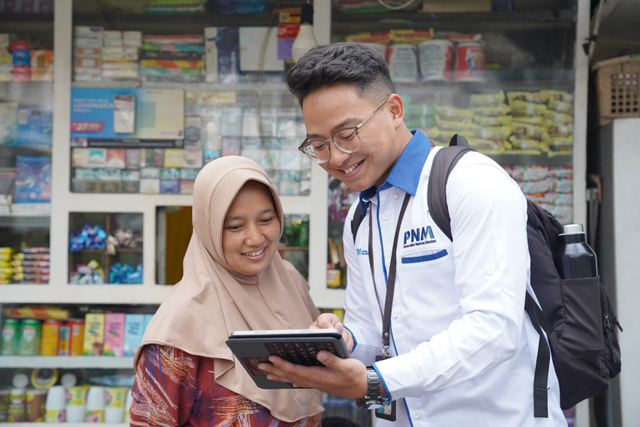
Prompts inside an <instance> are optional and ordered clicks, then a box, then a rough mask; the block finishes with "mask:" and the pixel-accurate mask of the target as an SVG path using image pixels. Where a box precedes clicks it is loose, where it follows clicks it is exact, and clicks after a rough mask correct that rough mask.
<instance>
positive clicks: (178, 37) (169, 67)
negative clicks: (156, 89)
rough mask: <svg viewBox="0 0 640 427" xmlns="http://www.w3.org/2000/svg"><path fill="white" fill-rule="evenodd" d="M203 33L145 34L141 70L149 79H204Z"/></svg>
mask: <svg viewBox="0 0 640 427" xmlns="http://www.w3.org/2000/svg"><path fill="white" fill-rule="evenodd" d="M203 55H204V36H203V35H202V34H175V35H145V36H144V37H143V39H142V53H141V58H142V59H141V61H140V67H141V68H140V73H141V75H142V77H143V79H144V80H145V81H176V82H201V81H203V80H204V57H203Z"/></svg>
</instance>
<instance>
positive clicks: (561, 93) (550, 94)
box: [540, 89, 573, 102]
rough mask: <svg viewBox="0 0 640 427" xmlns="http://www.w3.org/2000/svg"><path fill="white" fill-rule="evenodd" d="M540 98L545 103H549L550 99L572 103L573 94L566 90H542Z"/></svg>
mask: <svg viewBox="0 0 640 427" xmlns="http://www.w3.org/2000/svg"><path fill="white" fill-rule="evenodd" d="M540 96H541V97H542V98H543V99H544V101H545V102H549V101H550V100H552V99H556V100H558V101H563V102H573V93H571V92H568V91H566V90H555V89H544V90H541V91H540Z"/></svg>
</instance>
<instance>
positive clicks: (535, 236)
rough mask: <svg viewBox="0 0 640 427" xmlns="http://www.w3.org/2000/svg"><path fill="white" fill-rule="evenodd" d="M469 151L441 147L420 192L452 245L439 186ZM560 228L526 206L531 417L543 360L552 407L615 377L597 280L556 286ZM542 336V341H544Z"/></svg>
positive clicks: (538, 403) (543, 384)
mask: <svg viewBox="0 0 640 427" xmlns="http://www.w3.org/2000/svg"><path fill="white" fill-rule="evenodd" d="M469 151H474V150H473V149H472V148H470V147H469V146H468V142H467V141H466V140H465V139H464V138H462V137H461V136H459V135H454V137H453V138H452V139H451V142H450V144H449V147H447V148H444V149H442V150H440V151H438V153H436V155H435V157H434V159H433V165H432V167H431V173H430V176H429V184H428V188H427V204H428V206H429V211H430V212H431V216H432V218H433V220H434V222H435V223H436V225H437V226H438V227H439V228H440V229H441V230H442V231H443V232H444V233H445V234H446V235H447V237H449V239H450V240H452V241H453V237H452V235H451V218H450V216H449V209H448V207H447V200H446V191H445V189H446V184H447V179H448V177H449V174H450V173H451V170H453V168H454V167H455V165H456V163H457V162H458V160H459V159H460V158H461V157H462V156H464V155H465V154H466V153H468V152H469ZM362 219H363V216H361V213H360V209H356V210H355V215H354V218H353V220H352V221H351V231H352V232H353V238H354V240H355V236H356V233H357V231H358V227H359V226H360V223H361V222H362ZM562 232H563V229H562V225H560V223H559V222H558V221H557V220H556V218H555V217H554V216H553V215H552V214H550V213H548V212H547V211H546V210H544V209H543V208H542V207H540V206H538V205H536V204H535V203H533V202H532V201H530V200H527V238H528V243H529V255H530V257H531V287H532V288H533V290H534V292H535V295H536V297H537V298H538V301H539V303H540V306H538V304H536V302H535V300H534V299H533V297H532V296H531V295H529V293H528V292H527V296H526V299H525V311H526V312H527V314H528V315H529V318H530V319H531V323H532V324H533V326H534V328H535V329H536V331H538V334H540V341H539V343H538V356H537V360H536V368H535V374H534V384H533V401H534V416H535V417H544V418H546V417H547V416H548V406H547V400H548V399H547V390H548V388H547V378H548V374H549V359H550V356H552V357H553V364H554V367H555V370H556V374H557V376H558V381H559V383H560V407H561V408H562V409H569V408H571V407H573V406H575V405H576V404H577V403H578V402H580V401H582V400H584V399H587V398H590V397H593V396H597V395H599V394H602V393H603V392H604V391H606V389H607V388H608V386H609V379H610V378H613V377H615V376H617V375H618V374H619V373H620V367H621V365H620V346H619V345H618V338H617V335H616V331H615V330H614V328H615V327H616V326H617V327H618V328H619V329H620V331H622V328H621V327H620V324H619V323H618V320H617V319H616V317H615V315H614V313H613V309H612V306H611V303H610V301H609V297H608V295H607V292H606V290H605V288H604V286H602V284H601V283H600V278H599V277H589V278H583V279H566V280H565V279H561V278H560V274H559V273H558V270H557V269H556V267H555V264H554V262H553V251H554V250H555V249H556V247H557V246H558V245H559V244H560V239H559V234H560V233H562ZM542 330H544V331H545V333H546V334H547V336H548V337H549V341H548V344H547V340H545V339H544V336H543V334H542Z"/></svg>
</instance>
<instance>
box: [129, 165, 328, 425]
mask: <svg viewBox="0 0 640 427" xmlns="http://www.w3.org/2000/svg"><path fill="white" fill-rule="evenodd" d="M249 180H254V181H258V182H261V183H263V184H265V185H266V186H267V187H268V188H269V190H270V191H271V194H272V195H273V199H274V202H275V208H276V211H277V214H278V217H279V219H280V232H281V233H282V228H283V224H284V217H283V213H282V206H281V204H280V199H279V197H278V194H277V193H276V191H275V189H274V187H273V186H272V185H271V182H270V181H269V178H268V177H267V175H266V174H265V172H264V170H263V169H262V168H261V167H260V166H258V164H257V163H255V162H254V161H252V160H249V159H246V158H243V157H239V156H229V157H222V158H220V159H217V160H215V161H213V162H211V163H209V164H207V165H206V166H205V167H204V168H203V169H202V170H201V171H200V173H199V174H198V177H197V179H196V181H195V185H194V193H193V230H194V233H193V235H192V237H191V241H190V242H189V247H188V248H187V253H186V254H185V257H184V275H183V276H182V280H181V281H180V282H179V283H178V284H176V285H175V286H174V287H173V289H171V291H170V292H169V295H168V296H167V298H166V299H165V300H164V302H163V303H162V305H161V306H160V308H159V309H158V312H157V313H156V314H155V315H154V316H153V319H152V320H151V322H150V323H149V326H148V327H147V330H146V331H145V333H144V337H143V340H142V345H141V346H140V348H139V349H138V351H137V353H136V356H135V358H134V366H136V364H137V361H138V358H139V357H140V353H141V350H142V347H143V346H144V345H146V344H162V345H168V346H171V347H175V348H179V349H181V350H183V351H186V352H187V353H190V354H193V355H197V356H203V357H210V358H213V359H214V360H213V366H214V372H215V381H216V382H217V383H218V384H220V385H222V386H224V387H226V388H228V389H229V390H232V391H234V392H236V393H238V394H241V395H243V396H245V397H246V398H248V399H250V400H252V401H254V402H257V403H259V404H261V405H262V406H265V407H266V408H269V410H270V411H271V414H272V415H273V416H274V417H276V418H277V419H279V420H282V421H287V422H293V421H297V420H299V419H302V418H304V417H308V416H311V415H315V414H318V413H319V412H321V411H322V406H321V405H320V400H321V393H319V392H316V391H313V390H263V389H260V388H258V387H257V386H256V385H255V383H254V382H253V380H251V378H250V377H249V375H248V374H247V372H246V371H245V369H244V368H243V367H242V365H241V364H240V363H237V361H236V359H235V357H234V356H233V354H232V353H231V350H229V347H227V345H226V343H225V342H226V340H227V338H228V337H229V334H230V333H231V332H233V331H237V330H251V329H296V328H307V327H309V325H310V324H311V323H312V322H313V321H314V320H315V318H316V317H317V316H318V312H317V310H316V308H315V306H314V304H313V301H312V300H311V297H310V295H309V285H308V284H307V283H306V281H305V280H304V279H303V278H302V277H301V276H300V274H299V273H298V272H297V271H296V270H295V269H294V267H293V266H292V265H291V264H290V263H289V262H287V261H284V260H283V259H282V258H281V257H280V254H279V253H277V252H276V254H275V256H274V257H273V260H272V261H271V264H270V265H269V267H267V268H266V269H265V270H263V271H262V272H260V273H259V274H258V275H257V278H255V277H246V276H238V275H237V273H235V272H233V271H232V270H231V268H230V267H229V266H228V265H227V263H226V261H225V258H224V253H223V251H222V228H223V222H224V218H225V216H226V213H227V210H228V209H229V207H230V206H231V203H232V202H233V200H234V198H235V196H236V194H237V193H238V191H239V190H240V189H241V188H242V186H243V185H244V184H245V183H246V182H247V181H249ZM249 282H253V283H254V285H247V283H249ZM256 283H257V286H256V285H255V284H256ZM256 292H257V293H256ZM258 295H259V297H256V296H258Z"/></svg>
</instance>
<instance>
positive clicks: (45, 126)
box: [16, 105, 53, 145]
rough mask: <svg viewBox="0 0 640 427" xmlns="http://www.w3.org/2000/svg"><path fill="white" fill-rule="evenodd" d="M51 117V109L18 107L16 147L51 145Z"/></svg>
mask: <svg viewBox="0 0 640 427" xmlns="http://www.w3.org/2000/svg"><path fill="white" fill-rule="evenodd" d="M52 134H53V115H52V111H51V108H48V107H42V106H28V105H20V106H18V135H17V138H16V144H17V145H51V139H52Z"/></svg>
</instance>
